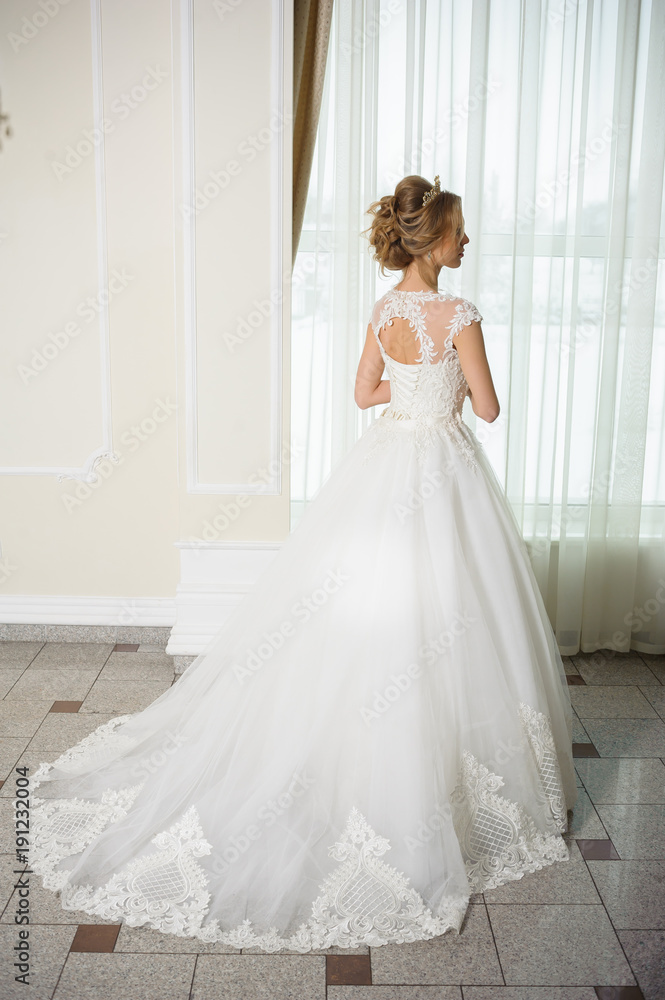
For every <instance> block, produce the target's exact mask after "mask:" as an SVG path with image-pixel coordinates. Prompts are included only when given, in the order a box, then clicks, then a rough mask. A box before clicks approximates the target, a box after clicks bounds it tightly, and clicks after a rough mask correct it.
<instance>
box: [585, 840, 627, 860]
mask: <svg viewBox="0 0 665 1000" xmlns="http://www.w3.org/2000/svg"><path fill="white" fill-rule="evenodd" d="M576 844H577V846H578V847H579V850H580V854H581V855H582V857H583V858H584V860H585V861H620V860H621V858H620V857H619V852H618V851H617V849H616V847H615V846H614V844H613V843H612V841H611V840H579V839H578V840H577V841H576Z"/></svg>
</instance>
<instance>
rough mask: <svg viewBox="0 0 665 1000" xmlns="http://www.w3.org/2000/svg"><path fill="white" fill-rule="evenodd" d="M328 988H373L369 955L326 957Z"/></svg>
mask: <svg viewBox="0 0 665 1000" xmlns="http://www.w3.org/2000/svg"><path fill="white" fill-rule="evenodd" d="M326 984H327V985H328V986H371V985H372V969H371V966H370V957H369V955H326Z"/></svg>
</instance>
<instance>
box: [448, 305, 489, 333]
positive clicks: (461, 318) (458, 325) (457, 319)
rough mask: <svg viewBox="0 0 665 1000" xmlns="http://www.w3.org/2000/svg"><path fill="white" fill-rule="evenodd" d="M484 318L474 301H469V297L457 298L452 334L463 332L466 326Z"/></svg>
mask: <svg viewBox="0 0 665 1000" xmlns="http://www.w3.org/2000/svg"><path fill="white" fill-rule="evenodd" d="M482 318H483V317H482V316H481V315H480V312H479V311H478V309H477V308H476V306H475V305H474V304H473V302H469V300H468V299H456V300H455V312H454V314H453V318H452V321H451V323H450V326H449V329H450V331H451V333H452V334H456V333H461V332H462V330H463V329H464V327H465V326H469V324H471V323H474V322H476V323H480V322H482Z"/></svg>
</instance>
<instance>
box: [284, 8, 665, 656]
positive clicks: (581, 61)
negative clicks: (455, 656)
mask: <svg viewBox="0 0 665 1000" xmlns="http://www.w3.org/2000/svg"><path fill="white" fill-rule="evenodd" d="M664 51H665V3H662V2H661V0H634V2H631V3H624V2H623V0H602V3H601V2H599V0H580V2H579V3H576V4H563V3H558V2H554V0H518V2H516V0H492V2H491V3H490V0H473V2H472V3H471V2H470V3H468V4H467V3H459V2H457V0H438V2H436V3H433V2H431V0H429V2H428V0H410V2H409V3H408V4H404V3H401V2H399V0H335V7H334V10H333V17H332V26H331V39H330V53H329V58H328V65H327V70H326V75H325V81H324V88H323V100H322V105H321V113H320V119H319V125H318V132H317V140H316V149H315V152H314V158H313V166H312V174H311V181H310V187H309V193H308V197H307V201H306V205H305V215H304V222H303V228H302V233H301V238H300V250H299V253H298V255H297V258H296V267H295V274H296V280H295V281H294V286H293V291H294V294H293V312H292V315H293V353H292V357H293V362H292V363H293V370H292V394H293V421H292V429H293V437H294V442H296V444H297V445H298V446H299V448H300V452H299V453H300V457H299V458H298V459H297V460H296V462H295V463H294V465H293V468H292V495H293V498H294V519H297V516H298V514H299V512H300V511H301V510H302V509H303V507H304V505H306V504H307V502H308V501H309V500H310V499H311V497H312V496H313V495H314V494H315V493H316V491H317V489H318V487H319V485H320V484H321V482H322V481H323V479H324V478H325V477H326V475H327V474H328V472H329V471H330V469H331V467H332V466H333V464H334V463H335V462H336V461H337V460H338V459H339V458H340V457H341V455H342V454H344V452H345V451H347V450H348V449H349V448H350V447H351V445H352V444H353V443H354V442H355V441H356V440H357V438H358V436H359V435H360V433H361V432H362V431H363V430H364V428H365V427H366V426H367V424H368V422H370V421H371V420H372V419H374V416H375V414H374V412H372V411H359V410H358V409H357V408H356V407H355V406H354V403H353V380H354V376H355V370H356V367H357V362H358V358H359V356H360V352H361V350H362V344H363V341H364V336H365V331H366V327H367V322H368V319H369V313H370V309H371V306H372V304H373V302H374V301H375V299H376V298H377V297H378V296H379V295H381V294H382V293H383V291H385V290H386V288H387V287H389V286H390V285H393V284H395V283H396V282H397V281H399V278H400V275H399V274H398V273H396V274H394V275H392V276H390V277H388V278H382V277H381V276H380V275H379V274H378V269H377V267H376V265H375V264H374V263H373V262H372V261H371V259H370V257H369V254H368V251H367V243H366V241H365V239H364V238H363V237H362V236H361V235H360V232H361V230H362V229H364V228H365V227H366V226H367V225H368V222H369V219H368V217H367V216H366V215H365V214H364V213H365V210H366V208H367V206H368V205H369V204H370V202H372V201H373V200H375V199H376V198H377V197H379V196H380V195H382V194H386V193H389V192H391V191H393V190H394V187H395V184H396V183H397V181H398V180H399V179H400V178H401V177H402V176H404V175H406V174H410V173H419V174H423V175H424V176H426V177H428V178H429V179H430V180H433V178H434V175H435V174H440V175H441V184H442V186H443V187H446V188H448V189H449V190H452V191H455V192H456V193H458V194H460V195H461V197H462V200H463V206H464V215H465V220H466V231H467V234H468V235H469V238H470V243H469V245H468V247H467V253H466V255H465V259H464V263H463V265H462V267H461V268H459V269H456V270H454V271H453V270H448V269H445V270H444V271H443V272H442V273H441V274H440V276H439V287H440V288H442V289H445V290H448V291H451V292H454V293H455V294H459V295H464V296H465V297H466V298H469V299H471V301H473V302H475V303H476V305H477V306H478V308H479V309H480V312H481V313H482V315H483V317H484V322H483V330H484V333H485V342H486V347H487V354H488V358H489V361H490V366H491V368H492V373H493V376H494V381H495V384H496V387H497V393H498V396H499V400H500V402H501V408H502V410H501V415H500V417H499V419H498V420H497V421H495V422H494V423H493V424H489V425H488V424H484V423H483V421H481V420H478V419H477V418H476V417H475V415H474V414H473V411H472V410H471V408H470V404H469V403H468V401H467V402H466V403H465V408H464V412H463V417H464V420H465V421H466V422H467V423H468V424H469V425H470V426H471V427H472V428H473V430H474V432H475V433H476V435H477V436H478V437H479V439H480V440H481V442H482V443H483V446H484V448H485V451H486V453H487V454H488V457H489V458H490V460H491V461H492V463H493V465H494V468H495V470H496V472H497V476H498V477H499V479H500V480H501V481H502V483H503V485H504V488H505V489H506V493H507V496H508V499H509V501H510V503H511V505H512V507H513V509H514V511H515V515H516V517H517V520H518V523H519V524H520V526H521V529H522V534H523V537H524V538H525V541H526V543H527V546H528V549H529V553H530V556H531V561H532V565H533V568H534V572H535V574H536V578H537V580H538V585H539V587H540V590H541V592H542V594H543V599H544V601H545V605H546V607H547V610H548V614H549V616H550V619H551V621H552V625H553V627H554V630H555V634H556V637H557V641H558V643H559V648H560V649H561V652H562V653H563V654H574V653H576V652H578V651H579V650H580V649H581V650H583V651H585V652H592V651H595V650H601V649H603V650H614V651H620V652H627V651H629V650H631V649H634V650H638V651H641V652H648V653H660V654H662V653H665V378H664V377H663V376H664V374H665V293H664V284H663V264H662V262H663V258H664V257H665V240H664V238H663V225H664V224H665V213H664V205H663V177H664V174H665V101H663V94H664V93H665V60H663V58H662V53H663V52H664Z"/></svg>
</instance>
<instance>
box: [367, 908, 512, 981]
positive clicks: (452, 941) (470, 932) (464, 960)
mask: <svg viewBox="0 0 665 1000" xmlns="http://www.w3.org/2000/svg"><path fill="white" fill-rule="evenodd" d="M370 951H371V958H372V982H373V983H374V984H375V985H376V984H377V983H379V984H383V983H394V984H404V985H413V986H415V985H420V984H422V985H427V984H432V985H436V984H441V985H451V986H452V985H457V984H460V983H462V984H463V983H469V984H472V983H485V984H488V983H490V984H492V983H497V984H498V983H503V976H502V974H501V966H500V965H499V959H498V956H497V953H496V948H495V946H494V940H493V938H492V931H491V928H490V925H489V920H488V918H487V911H486V908H485V906H470V907H469V909H468V910H467V914H466V917H465V920H464V923H463V924H462V929H461V932H460V933H459V934H456V933H455V932H454V931H447V932H446V933H445V934H442V935H440V936H439V937H436V938H432V940H431V941H415V942H413V943H412V944H386V945H382V946H381V947H380V948H371V949H370Z"/></svg>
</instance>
